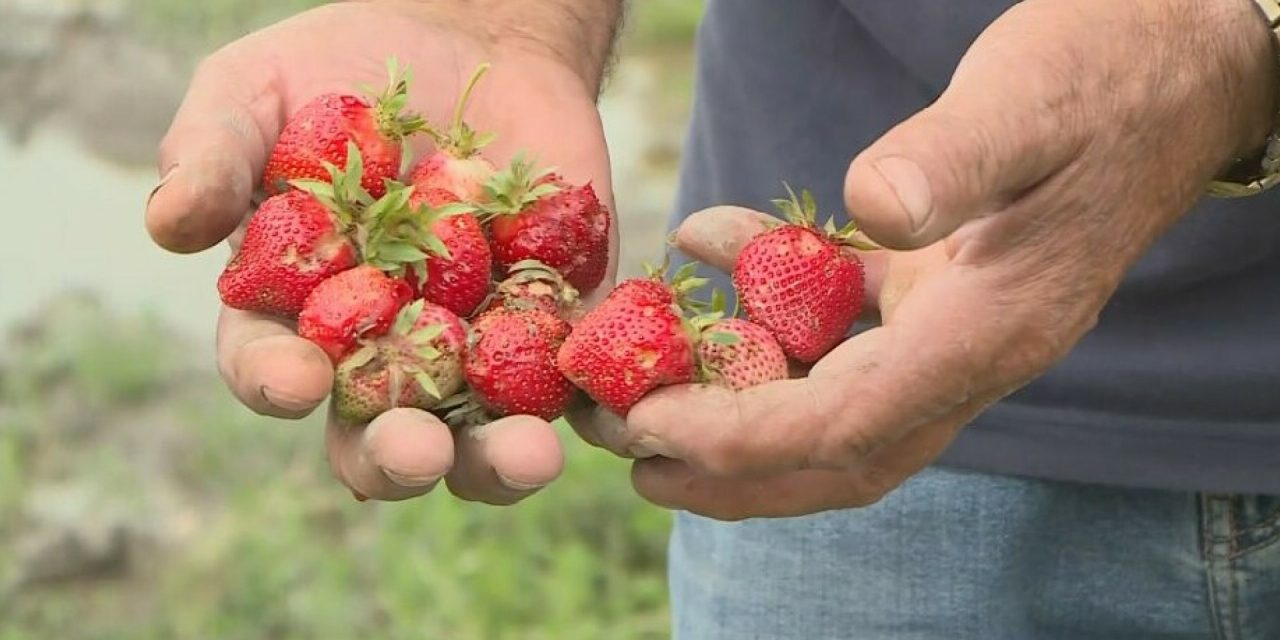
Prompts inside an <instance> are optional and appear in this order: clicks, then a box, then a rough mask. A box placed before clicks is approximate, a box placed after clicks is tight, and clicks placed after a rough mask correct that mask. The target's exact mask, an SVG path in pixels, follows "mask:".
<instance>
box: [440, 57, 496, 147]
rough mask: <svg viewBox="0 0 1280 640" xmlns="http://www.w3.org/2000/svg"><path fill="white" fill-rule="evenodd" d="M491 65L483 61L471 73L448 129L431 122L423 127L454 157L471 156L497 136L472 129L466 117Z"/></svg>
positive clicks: (459, 97) (455, 106)
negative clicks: (473, 95) (445, 129)
mask: <svg viewBox="0 0 1280 640" xmlns="http://www.w3.org/2000/svg"><path fill="white" fill-rule="evenodd" d="M490 66H491V65H490V64H489V63H488V62H485V63H482V64H481V65H480V66H478V67H476V70H475V72H474V73H472V74H471V79H470V80H469V81H467V85H466V87H464V88H463V90H462V94H461V95H460V96H458V102H457V103H456V104H455V105H454V107H453V118H452V119H451V120H450V121H449V129H448V131H439V130H437V129H435V128H434V127H432V126H431V125H430V124H427V125H425V126H424V127H423V130H424V131H425V132H426V134H427V135H428V136H430V137H431V139H432V140H434V141H435V144H436V148H437V149H439V150H441V151H444V152H445V153H447V154H449V155H450V156H452V157H454V158H458V159H460V160H465V159H467V158H470V157H472V156H474V155H476V154H477V153H479V152H480V150H481V149H483V148H484V147H486V146H488V145H489V144H490V143H492V142H493V141H494V140H495V139H496V138H497V136H496V135H494V134H493V133H488V132H479V131H476V130H475V129H472V128H471V125H469V124H467V121H466V120H465V119H464V116H465V115H466V111H467V104H468V103H469V102H471V95H472V94H473V93H474V92H475V89H476V86H477V85H478V84H480V79H481V78H483V77H484V74H485V73H487V72H488V71H489V68H490Z"/></svg>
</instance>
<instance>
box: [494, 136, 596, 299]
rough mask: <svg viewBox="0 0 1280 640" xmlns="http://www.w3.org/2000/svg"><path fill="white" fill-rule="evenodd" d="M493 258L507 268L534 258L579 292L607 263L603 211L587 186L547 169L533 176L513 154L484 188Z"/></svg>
mask: <svg viewBox="0 0 1280 640" xmlns="http://www.w3.org/2000/svg"><path fill="white" fill-rule="evenodd" d="M485 190H486V200H487V202H486V203H485V204H484V205H483V206H482V211H483V215H484V216H485V217H486V219H487V220H490V221H491V222H490V235H491V237H492V242H493V256H494V261H495V263H496V264H497V266H498V268H499V269H502V270H508V269H510V268H511V266H512V265H514V264H515V263H517V262H521V261H524V260H537V261H539V262H542V263H543V264H546V265H547V266H549V267H552V268H553V269H555V270H557V271H559V272H560V273H561V274H562V275H563V276H564V278H565V280H567V281H569V283H570V284H572V285H573V286H574V287H577V288H578V290H579V291H590V290H592V289H595V288H596V287H597V286H599V285H600V282H601V281H602V280H604V275H605V270H606V268H607V267H608V264H609V225H610V224H611V222H610V219H611V216H610V214H609V210H608V208H607V207H605V206H604V205H603V204H602V203H601V202H600V200H599V198H597V197H596V193H595V190H594V189H593V188H592V186H591V185H590V184H586V185H583V186H574V185H570V184H568V183H566V182H564V180H562V179H561V178H560V177H559V176H556V175H554V174H551V173H545V172H544V173H541V174H535V173H534V171H533V166H532V165H531V164H529V163H526V162H525V161H524V160H522V159H520V158H517V159H516V160H515V161H514V162H513V163H512V165H511V166H510V167H509V168H508V169H506V170H504V171H501V172H499V173H497V174H495V175H494V177H493V179H492V180H490V181H489V183H488V184H487V185H486V187H485Z"/></svg>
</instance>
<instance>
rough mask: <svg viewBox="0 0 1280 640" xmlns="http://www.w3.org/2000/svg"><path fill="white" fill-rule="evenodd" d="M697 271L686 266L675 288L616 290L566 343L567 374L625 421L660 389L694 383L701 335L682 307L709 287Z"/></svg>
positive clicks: (633, 283)
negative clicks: (691, 293) (694, 293)
mask: <svg viewBox="0 0 1280 640" xmlns="http://www.w3.org/2000/svg"><path fill="white" fill-rule="evenodd" d="M695 267H696V265H694V264H692V263H691V264H689V265H686V266H685V267H682V268H681V269H680V271H678V272H677V273H676V276H675V278H674V279H673V280H672V282H671V284H666V283H664V282H661V281H658V280H641V279H634V280H628V281H626V282H623V283H622V284H621V285H620V286H619V287H618V288H617V289H614V290H613V291H612V292H611V293H610V294H609V296H608V297H607V298H605V300H604V301H603V302H601V303H600V305H599V306H597V307H596V308H595V309H592V310H591V311H590V312H588V313H587V314H586V315H585V316H583V318H582V319H581V320H579V321H578V324H577V325H575V326H574V328H573V333H571V334H569V337H568V339H566V340H565V342H564V346H562V347H561V348H560V352H559V354H557V359H556V362H557V365H558V366H559V367H560V371H561V373H563V374H564V375H565V377H566V378H568V379H569V380H570V381H572V382H573V383H574V384H575V385H577V386H578V387H579V388H580V389H582V390H583V391H586V392H587V394H588V395H590V396H591V398H592V399H594V400H595V401H596V402H597V403H599V404H600V405H601V406H603V407H605V408H607V409H609V410H610V411H612V412H614V413H616V414H618V415H620V416H625V415H626V414H627V412H628V411H630V409H631V407H632V405H634V404H635V403H636V402H638V401H639V400H640V398H642V397H643V396H644V395H645V394H647V393H649V392H650V391H652V390H653V389H655V388H657V387H659V386H662V385H669V384H680V383H686V382H692V381H693V380H694V379H695V377H696V373H697V369H696V367H695V364H694V353H695V343H696V341H697V335H698V332H697V329H696V328H694V327H692V326H691V325H690V323H689V321H688V320H686V319H685V317H684V313H683V308H682V303H685V300H684V296H685V294H686V293H688V292H689V291H691V290H692V289H694V288H696V287H698V286H700V285H701V284H703V283H704V282H705V280H703V279H700V278H692V277H691V276H692V275H693V269H694V268H695Z"/></svg>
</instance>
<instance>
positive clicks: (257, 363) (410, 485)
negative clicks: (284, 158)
mask: <svg viewBox="0 0 1280 640" xmlns="http://www.w3.org/2000/svg"><path fill="white" fill-rule="evenodd" d="M618 4H619V3H618V1H617V0H597V1H595V2H562V1H553V2H543V3H538V6H537V11H536V12H532V11H531V8H530V7H529V6H527V5H522V6H516V5H514V4H512V3H505V2H502V1H501V0H484V1H477V2H470V3H456V2H443V1H442V2H430V1H426V0H424V1H421V2H409V1H402V2H376V1H375V2H359V3H335V4H331V5H327V6H324V7H321V8H318V9H315V10H313V11H309V12H307V13H304V14H301V15H298V16H296V17H294V18H292V19H290V20H287V21H285V22H282V23H279V24H277V25H275V26H273V27H270V28H268V29H265V30H263V31H260V32H258V33H255V34H252V35H250V36H248V37H246V38H244V39H242V40H240V41H238V42H235V43H233V44H231V45H229V46H227V47H226V48H224V49H222V50H221V51H218V52H217V53H215V54H214V55H213V56H211V57H210V58H209V59H208V60H206V61H205V62H204V63H203V64H202V65H201V66H200V68H199V70H198V72H197V73H196V76H195V78H194V80H193V81H192V84H191V87H190V89H189V91H188V94H187V97H186V99H185V101H184V102H183V104H182V107H181V109H180V110H179V112H178V114H177V116H176V117H175V118H174V121H173V124H172V127H171V129H170V131H169V133H168V135H167V136H166V137H165V139H164V142H163V143H162V145H161V148H160V154H159V155H160V158H159V168H160V172H161V175H162V176H163V178H162V180H161V185H160V186H159V187H158V188H157V189H156V191H155V193H154V194H153V195H152V198H151V199H150V201H149V203H148V205H147V212H146V221H147V228H148V229H149V231H150V232H151V234H152V236H153V237H154V238H155V240H156V242H157V243H159V244H160V245H161V246H163V247H165V248H167V249H170V250H172V251H176V252H180V253H188V252H194V251H201V250H204V249H207V248H209V247H211V246H213V245H215V244H217V243H218V242H220V241H222V240H223V239H224V238H227V237H228V236H230V235H232V234H233V232H234V231H235V230H236V229H237V227H239V226H240V225H241V224H242V223H243V221H245V220H246V218H247V214H248V213H249V212H250V211H251V209H252V205H253V199H254V194H255V189H256V187H257V185H256V182H257V180H258V177H259V176H260V175H261V173H262V169H263V165H264V163H265V162H266V158H267V156H268V154H269V152H270V150H271V147H272V145H273V143H274V140H275V138H276V136H277V134H278V133H279V131H280V129H281V128H282V126H283V124H284V121H285V119H286V118H287V117H288V116H289V115H290V114H291V113H293V112H294V111H295V110H297V109H298V108H299V107H300V106H301V105H302V104H304V103H305V102H307V101H308V100H310V99H311V98H312V97H314V96H316V95H318V94H321V93H324V92H329V91H352V90H354V89H355V87H356V86H358V84H359V83H367V84H369V85H370V86H377V84H378V83H379V82H381V81H382V79H383V76H384V68H385V64H386V60H387V59H388V58H389V57H392V56H394V57H396V58H398V59H399V61H400V62H401V63H402V64H403V65H407V66H409V67H411V68H412V71H413V73H414V84H413V87H412V95H411V96H410V102H411V105H412V106H413V107H414V108H416V109H419V110H422V111H424V112H425V114H426V116H427V117H428V118H429V119H431V120H432V122H435V123H441V122H444V121H446V120H447V117H448V114H449V113H450V111H451V109H452V107H453V103H454V101H455V100H456V99H457V97H458V95H459V92H460V91H461V89H462V86H463V85H464V84H465V82H466V81H467V79H468V78H469V77H470V75H471V74H472V72H473V71H474V69H475V68H476V66H477V65H478V64H480V63H481V62H486V61H487V62H490V63H492V71H491V72H490V74H489V75H488V76H487V77H486V80H485V82H484V83H483V84H482V85H481V86H480V88H479V89H478V90H477V92H476V94H475V95H474V96H473V98H472V101H471V106H470V111H469V113H468V117H469V119H470V120H471V121H472V122H473V124H474V125H475V126H477V127H478V128H479V129H482V130H487V131H493V132H495V133H497V134H498V139H497V142H496V143H494V144H493V145H492V146H491V147H489V148H487V149H486V150H485V153H486V154H488V155H490V157H491V158H492V159H493V160H494V161H495V162H499V163H502V162H506V161H507V160H508V159H509V158H511V157H512V156H513V155H514V154H515V153H516V152H518V151H520V150H527V151H528V152H529V153H530V154H531V155H532V156H533V157H535V158H536V159H537V160H538V161H539V162H541V163H544V164H549V165H554V166H556V167H557V168H558V169H559V170H560V171H561V172H562V173H563V174H564V175H565V176H566V177H567V178H568V179H570V180H573V181H575V182H585V181H588V180H590V181H593V182H594V184H595V187H596V189H597V191H598V192H599V193H600V194H601V196H602V198H604V200H605V202H606V203H608V204H610V205H611V206H612V202H611V200H612V198H611V196H610V194H611V193H612V189H611V187H610V182H609V177H610V176H609V164H608V155H607V151H606V149H605V142H604V137H603V134H602V131H601V125H600V120H599V116H598V114H597V112H596V109H595V98H596V94H597V92H598V89H599V81H600V75H601V73H602V71H603V66H604V63H605V60H606V58H607V52H608V48H609V45H610V43H611V40H612V37H613V31H614V27H615V22H616V19H617V12H618ZM531 13H532V14H534V15H529V14H531ZM421 144H425V142H424V143H421ZM422 151H423V149H422V148H421V146H419V148H418V149H417V152H418V154H419V155H420V154H421V152H422ZM612 244H613V245H614V246H615V247H616V239H615V240H614V241H613V243H612ZM616 255H617V251H616V249H615V250H612V251H611V256H612V258H611V264H610V269H609V274H610V276H609V277H608V278H607V281H606V283H605V285H603V286H602V287H601V288H600V289H601V291H600V292H598V293H603V292H606V291H607V290H608V289H609V288H610V286H611V284H612V274H613V272H614V269H615V265H613V264H612V260H616ZM208 286H210V287H213V286H214V282H213V280H212V279H210V281H209V282H208ZM218 365H219V369H220V371H221V372H222V374H223V377H224V378H225V379H226V381H227V383H228V385H229V386H230V387H231V389H232V391H233V392H234V393H235V394H236V396H237V397H239V398H240V400H241V401H242V402H244V403H245V404H246V405H247V406H249V407H250V408H251V409H253V410H255V411H257V412H259V413H262V414H266V415H271V416H278V417H283V418H298V417H302V416H305V415H307V414H309V413H310V412H311V411H312V410H313V409H314V408H315V407H316V406H318V405H319V404H320V403H321V402H322V401H323V400H324V399H325V397H326V396H327V395H328V393H329V390H330V386H331V385H332V382H333V371H332V368H331V366H330V364H329V361H328V358H327V357H326V356H325V354H324V353H323V352H322V351H320V349H319V348H317V347H316V346H315V345H312V344H311V343H310V342H307V341H306V340H303V339H301V338H298V337H297V336H296V335H295V334H294V330H293V327H292V326H290V325H288V324H286V323H283V322H279V321H277V320H274V319H271V318H268V317H264V316H259V315H255V314H252V313H245V312H242V311H236V310H233V309H225V308H224V309H223V312H222V316H221V319H220V320H219V324H218ZM327 445H328V452H329V460H330V463H331V465H332V467H333V470H334V473H335V474H336V475H337V476H338V477H339V478H340V479H341V480H342V481H343V482H344V483H346V484H347V485H348V486H349V487H350V488H351V489H352V491H354V492H355V493H357V494H358V495H360V496H367V497H371V498H376V499H385V500H398V499H403V498H408V497H412V496H415V495H420V494H422V493H425V492H427V491H429V490H430V489H431V488H432V487H434V486H435V484H436V483H437V481H438V480H439V479H440V478H442V477H444V478H445V479H446V481H447V483H448V485H449V488H450V490H451V491H453V493H455V494H457V495H458V496H460V497H462V498H466V499H472V500H481V501H484V502H489V503H495V504H507V503H512V502H515V501H516V500H519V499H520V498H523V497H525V496H527V495H529V494H530V493H532V492H533V491H535V490H536V489H537V488H538V487H541V486H544V485H546V484H547V483H549V482H551V481H552V480H553V479H554V478H555V477H556V476H557V475H558V474H559V473H560V470H561V466H562V464H563V456H562V452H561V449H560V444H559V441H558V439H557V437H556V433H555V432H554V430H553V429H552V427H551V425H549V424H547V423H546V422H543V421H541V420H537V419H535V418H531V417H511V418H507V419H504V420H499V421H497V422H494V423H493V424H491V425H488V426H486V427H484V428H481V429H477V430H474V431H471V432H461V433H460V434H459V435H458V436H457V437H456V438H455V436H454V434H453V433H451V432H450V430H449V429H448V428H447V427H446V426H445V425H444V424H443V423H441V422H440V421H439V420H437V419H435V418H434V417H432V416H431V415H430V414H428V413H426V412H423V411H417V410H411V409H398V410H395V411H391V412H388V413H386V414H384V415H382V416H381V417H379V418H377V419H376V420H374V421H373V422H372V423H371V424H369V425H367V426H366V425H345V424H339V423H338V422H337V421H336V420H334V419H332V418H331V419H330V420H329V428H328V436H327Z"/></svg>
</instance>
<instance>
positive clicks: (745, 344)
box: [698, 318, 787, 391]
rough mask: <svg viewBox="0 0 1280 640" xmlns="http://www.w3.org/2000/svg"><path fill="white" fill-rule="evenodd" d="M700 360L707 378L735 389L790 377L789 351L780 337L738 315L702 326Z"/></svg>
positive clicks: (704, 376) (703, 374)
mask: <svg viewBox="0 0 1280 640" xmlns="http://www.w3.org/2000/svg"><path fill="white" fill-rule="evenodd" d="M698 363H699V364H700V365H701V368H702V376H703V378H704V379H705V380H706V381H707V382H710V383H712V384H717V385H720V386H724V387H728V388H730V389H733V390H735V391H740V390H742V389H746V388H748V387H754V386H756V385H760V384H764V383H766V382H771V381H773V380H785V379H786V378H787V354H785V353H783V352H782V347H781V346H780V345H778V341H777V340H775V339H774V338H773V335H772V334H770V333H769V332H768V330H766V329H765V328H764V327H762V326H760V325H758V324H755V323H752V322H749V321H747V320H741V319H738V318H728V319H725V320H720V321H717V322H715V323H714V324H712V325H710V326H708V327H707V328H706V329H705V330H703V332H702V340H701V342H699V344H698Z"/></svg>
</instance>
